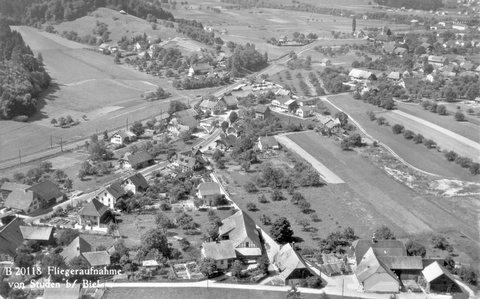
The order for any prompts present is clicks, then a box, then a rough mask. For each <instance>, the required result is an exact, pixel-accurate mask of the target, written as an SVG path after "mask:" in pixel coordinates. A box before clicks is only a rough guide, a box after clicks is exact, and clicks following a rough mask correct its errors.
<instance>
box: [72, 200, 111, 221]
mask: <svg viewBox="0 0 480 299" xmlns="http://www.w3.org/2000/svg"><path fill="white" fill-rule="evenodd" d="M106 211H108V207H107V206H106V205H104V204H103V203H101V202H99V201H98V200H97V199H95V198H94V199H92V200H91V201H90V202H89V203H87V204H86V205H85V206H84V207H83V208H82V209H81V210H80V212H78V214H79V215H81V216H97V217H101V216H102V215H103V214H105V212H106Z"/></svg>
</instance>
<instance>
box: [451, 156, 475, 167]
mask: <svg viewBox="0 0 480 299" xmlns="http://www.w3.org/2000/svg"><path fill="white" fill-rule="evenodd" d="M455 163H457V164H458V165H460V166H461V167H463V168H469V167H470V166H471V165H472V159H470V158H467V157H460V156H458V157H457V158H456V159H455Z"/></svg>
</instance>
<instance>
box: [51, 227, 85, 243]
mask: <svg viewBox="0 0 480 299" xmlns="http://www.w3.org/2000/svg"><path fill="white" fill-rule="evenodd" d="M79 235H80V234H79V233H78V231H76V230H74V229H71V228H66V229H65V230H64V231H62V232H61V233H60V236H59V237H58V239H57V243H58V245H61V246H67V245H68V244H70V243H71V242H72V241H73V240H74V239H75V238H76V237H78V236H79Z"/></svg>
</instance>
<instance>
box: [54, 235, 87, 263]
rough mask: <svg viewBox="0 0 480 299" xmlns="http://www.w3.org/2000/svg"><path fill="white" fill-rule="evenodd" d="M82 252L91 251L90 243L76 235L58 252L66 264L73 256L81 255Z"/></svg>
mask: <svg viewBox="0 0 480 299" xmlns="http://www.w3.org/2000/svg"><path fill="white" fill-rule="evenodd" d="M84 252H92V245H90V244H89V243H88V242H87V241H85V240H84V239H83V238H82V237H80V236H78V237H76V238H75V239H74V240H73V241H72V242H70V244H68V246H67V247H65V248H64V249H63V251H62V252H60V255H61V256H62V257H63V259H64V260H65V262H66V263H67V264H68V263H69V262H70V261H71V260H72V259H73V258H76V257H78V256H82V257H83V253H84Z"/></svg>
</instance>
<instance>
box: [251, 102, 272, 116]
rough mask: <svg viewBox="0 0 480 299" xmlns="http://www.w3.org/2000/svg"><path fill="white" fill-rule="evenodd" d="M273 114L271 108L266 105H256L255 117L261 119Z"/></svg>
mask: <svg viewBox="0 0 480 299" xmlns="http://www.w3.org/2000/svg"><path fill="white" fill-rule="evenodd" d="M271 116H272V112H271V111H270V108H269V107H268V106H265V105H261V104H260V105H257V107H255V118H259V119H267V118H269V117H271Z"/></svg>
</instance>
